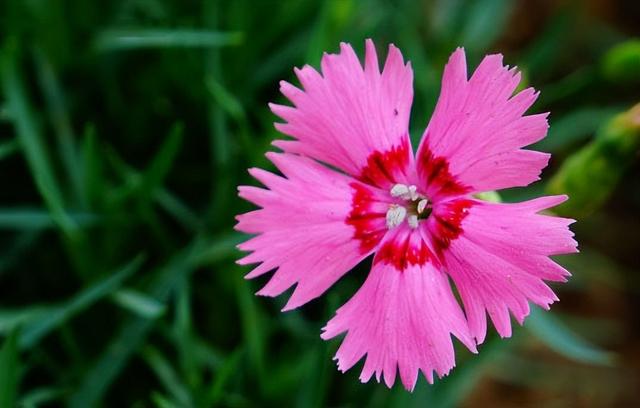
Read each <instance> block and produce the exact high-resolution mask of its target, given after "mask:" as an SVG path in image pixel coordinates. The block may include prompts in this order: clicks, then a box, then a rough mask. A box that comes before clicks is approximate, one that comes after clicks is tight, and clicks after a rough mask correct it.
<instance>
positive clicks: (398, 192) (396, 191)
mask: <svg viewBox="0 0 640 408" xmlns="http://www.w3.org/2000/svg"><path fill="white" fill-rule="evenodd" d="M407 194H409V187H408V186H406V185H405V184H395V185H394V186H393V187H391V197H402V198H404V196H405V195H407Z"/></svg>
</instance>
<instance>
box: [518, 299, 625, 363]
mask: <svg viewBox="0 0 640 408" xmlns="http://www.w3.org/2000/svg"><path fill="white" fill-rule="evenodd" d="M524 326H525V328H527V329H528V330H529V331H530V332H531V333H532V334H533V335H535V336H536V337H537V338H538V339H539V340H540V341H542V342H543V343H544V344H546V345H547V346H548V347H549V348H551V349H552V350H554V351H556V352H558V353H559V354H562V355H563V356H565V357H567V358H570V359H572V360H576V361H580V362H582V363H587V364H598V365H610V364H612V363H613V361H614V357H615V356H614V355H613V354H612V353H610V352H607V351H605V350H602V349H600V348H598V347H596V346H594V345H592V344H590V343H589V342H587V341H586V340H584V339H583V338H581V337H580V336H578V335H577V334H576V333H574V332H573V331H572V330H571V329H569V328H568V327H567V326H566V325H565V324H564V323H562V321H561V320H560V319H558V318H557V317H556V316H554V315H552V314H550V313H545V312H544V311H542V310H538V309H533V310H532V311H531V316H530V317H529V318H528V319H527V321H526V322H525V325H524Z"/></svg>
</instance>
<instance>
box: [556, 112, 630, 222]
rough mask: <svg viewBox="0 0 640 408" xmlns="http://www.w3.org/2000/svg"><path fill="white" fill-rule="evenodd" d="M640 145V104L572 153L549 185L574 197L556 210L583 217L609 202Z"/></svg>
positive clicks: (561, 192)
mask: <svg viewBox="0 0 640 408" xmlns="http://www.w3.org/2000/svg"><path fill="white" fill-rule="evenodd" d="M638 149H640V104H638V105H635V106H634V107H632V108H631V109H629V110H628V111H626V112H623V113H620V114H618V115H616V116H615V117H613V118H612V119H610V120H609V121H608V122H606V123H605V124H604V125H603V126H602V127H601V128H600V130H599V131H598V133H597V135H596V137H595V138H594V140H593V141H591V142H590V143H588V144H587V145H585V146H584V147H583V148H582V149H580V150H578V151H577V152H575V153H573V154H572V155H571V156H570V157H569V158H568V159H567V160H566V161H565V162H564V163H563V164H562V166H561V167H560V169H559V170H558V172H557V173H556V174H555V175H554V176H553V178H552V179H551V180H550V181H549V183H548V185H547V192H548V193H551V194H568V195H569V196H570V197H571V199H570V200H568V201H566V202H564V203H563V204H561V205H560V206H558V207H556V208H554V211H555V212H556V213H558V214H560V215H568V216H571V217H584V216H587V215H589V214H591V213H593V212H594V211H596V210H598V209H599V208H600V207H601V206H602V205H604V204H605V203H606V201H607V200H608V198H609V196H610V195H611V193H612V192H613V191H614V189H615V187H616V186H617V184H618V182H619V181H620V179H621V178H622V176H623V175H624V173H625V172H626V170H627V169H628V168H629V167H630V166H631V165H632V164H633V163H634V162H635V161H636V159H637V152H638Z"/></svg>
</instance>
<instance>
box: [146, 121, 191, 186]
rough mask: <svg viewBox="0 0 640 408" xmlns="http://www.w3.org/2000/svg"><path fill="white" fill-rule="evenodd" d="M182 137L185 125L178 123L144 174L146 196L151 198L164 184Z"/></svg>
mask: <svg viewBox="0 0 640 408" xmlns="http://www.w3.org/2000/svg"><path fill="white" fill-rule="evenodd" d="M182 139H183V126H182V125H180V124H176V125H174V126H173V128H172V129H171V131H170V132H169V136H167V138H166V139H165V141H164V142H163V143H162V145H161V146H160V149H158V152H157V153H156V155H155V156H154V158H153V160H151V163H149V166H148V167H147V169H146V170H145V172H144V174H143V175H142V184H141V189H142V194H143V195H144V196H145V197H148V198H151V195H152V193H153V192H154V191H155V190H156V189H157V188H159V187H160V186H161V185H162V182H163V181H164V179H165V177H166V176H167V174H168V173H169V170H171V167H172V166H173V163H174V161H175V158H176V156H177V155H178V152H179V151H180V146H181V145H182Z"/></svg>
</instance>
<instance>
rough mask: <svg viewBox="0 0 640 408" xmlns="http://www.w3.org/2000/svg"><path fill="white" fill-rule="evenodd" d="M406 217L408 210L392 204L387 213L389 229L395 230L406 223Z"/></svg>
mask: <svg viewBox="0 0 640 408" xmlns="http://www.w3.org/2000/svg"><path fill="white" fill-rule="evenodd" d="M406 216H407V209H406V208H404V207H402V206H400V205H397V204H391V205H390V206H389V210H388V211H387V228H394V227H397V226H398V225H400V224H402V221H404V218H405V217H406Z"/></svg>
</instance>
